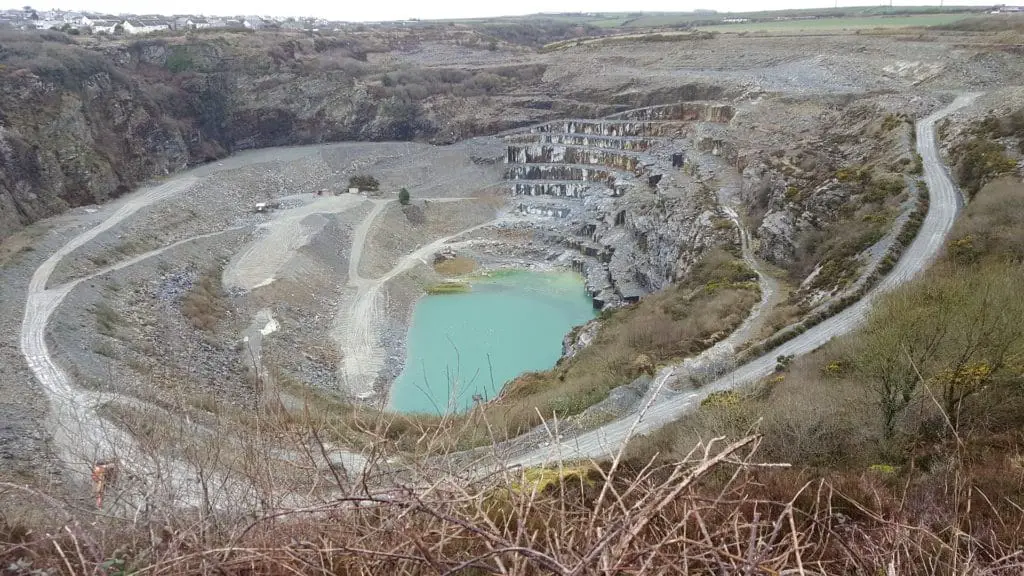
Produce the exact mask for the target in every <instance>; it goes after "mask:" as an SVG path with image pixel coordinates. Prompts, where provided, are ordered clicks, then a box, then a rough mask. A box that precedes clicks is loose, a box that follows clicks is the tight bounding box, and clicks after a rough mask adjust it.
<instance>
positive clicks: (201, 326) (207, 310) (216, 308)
mask: <svg viewBox="0 0 1024 576" xmlns="http://www.w3.org/2000/svg"><path fill="white" fill-rule="evenodd" d="M225 299H226V295H225V294H224V290H223V288H222V287H221V283H220V270H211V271H209V272H206V273H205V274H203V275H202V276H201V277H200V278H199V281H198V282H197V283H196V284H195V285H194V286H193V287H192V289H191V290H189V291H188V293H187V294H186V295H185V297H184V299H183V300H182V302H181V314H182V315H183V316H184V317H185V318H186V319H187V320H188V321H189V323H190V324H191V325H192V327H193V328H196V329H197V330H202V331H204V332H209V331H211V330H213V329H214V328H215V327H216V326H217V323H218V322H220V321H221V320H222V319H223V318H224V316H225V315H226V314H227V305H226V302H225Z"/></svg>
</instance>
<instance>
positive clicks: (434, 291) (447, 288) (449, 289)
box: [426, 282, 473, 296]
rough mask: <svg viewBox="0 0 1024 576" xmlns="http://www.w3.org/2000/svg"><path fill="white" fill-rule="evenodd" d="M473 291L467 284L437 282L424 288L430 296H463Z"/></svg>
mask: <svg viewBox="0 0 1024 576" xmlns="http://www.w3.org/2000/svg"><path fill="white" fill-rule="evenodd" d="M472 289H473V287H472V286H470V284H469V283H468V282H439V283H437V284H433V285H430V286H427V287H426V292H427V294H430V295H431V296H437V295H444V294H465V293H467V292H470V291H471V290H472Z"/></svg>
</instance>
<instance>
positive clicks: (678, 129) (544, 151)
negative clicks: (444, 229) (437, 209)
mask: <svg viewBox="0 0 1024 576" xmlns="http://www.w3.org/2000/svg"><path fill="white" fill-rule="evenodd" d="M734 115H735V111H734V109H733V108H732V107H731V106H727V105H718V104H714V103H686V104H674V105H669V106H657V107H651V108H645V109H641V110H637V111H632V112H626V113H620V114H616V115H613V116H610V117H608V118H604V119H599V120H559V121H552V122H548V123H545V124H541V125H538V126H534V127H531V128H528V129H526V130H524V131H522V132H519V133H515V134H510V135H508V136H506V138H505V140H506V142H507V144H508V147H507V151H506V155H505V162H506V164H507V165H508V167H507V169H506V172H505V176H506V179H507V180H508V188H509V190H510V191H511V192H512V194H514V195H516V196H519V197H520V198H522V200H521V201H520V209H519V211H520V213H523V214H542V215H546V214H552V215H554V214H555V212H553V211H552V208H551V201H550V200H551V199H549V200H545V201H544V202H543V203H539V204H538V205H537V206H533V204H531V202H540V200H537V201H532V200H531V201H527V198H530V197H535V198H536V197H543V196H547V197H553V199H557V202H560V203H559V204H558V205H559V206H563V207H565V209H566V212H564V213H558V216H559V217H561V218H567V219H569V220H571V222H572V224H571V225H570V226H569V227H568V230H566V232H565V233H564V235H563V236H562V237H561V240H560V241H561V244H562V245H563V246H565V247H566V248H567V249H568V251H569V258H571V259H572V263H573V267H574V268H575V269H576V270H577V271H579V272H580V273H582V274H583V275H584V277H585V278H586V286H587V290H588V292H589V293H590V295H591V296H592V297H593V299H594V306H595V307H596V308H603V307H608V306H612V307H614V306H619V305H623V304H629V303H633V302H636V301H638V300H639V299H640V298H641V297H643V296H644V295H646V294H649V293H651V292H653V291H657V290H660V289H662V288H664V287H665V286H667V285H669V284H671V283H672V282H674V281H676V280H678V279H679V278H681V277H683V276H685V275H686V274H687V273H689V271H690V269H691V268H692V266H693V265H694V264H695V263H696V262H698V261H699V260H700V259H701V257H703V255H704V254H706V253H707V251H708V250H710V249H711V248H712V247H713V246H715V245H717V244H719V243H721V242H726V243H738V236H737V235H736V233H735V230H734V229H733V228H731V227H720V226H715V222H716V221H717V220H721V219H722V217H723V214H722V213H720V212H721V208H720V206H719V205H718V203H717V202H715V201H714V200H710V199H709V197H705V196H702V195H701V193H706V189H705V188H704V186H703V184H699V183H693V182H691V183H689V184H681V183H680V182H678V181H677V180H676V179H675V178H674V177H671V178H667V179H666V176H668V175H671V174H681V173H683V172H684V165H685V162H684V161H683V159H684V158H685V157H686V156H687V154H686V151H687V149H688V148H689V149H693V146H692V144H691V143H690V141H689V140H687V139H686V138H685V136H684V135H685V134H687V133H690V132H693V131H695V130H698V128H696V127H695V126H697V125H701V126H703V125H704V124H708V125H715V123H717V122H728V121H729V120H731V118H732V117H733V116H734ZM722 146H723V147H724V144H723V145H722ZM680 150H683V152H681V151H680ZM693 151H694V152H701V151H703V150H701V149H700V148H696V149H694V150H693ZM704 152H709V151H704ZM589 329H591V328H590V327H589V326H588V328H587V329H585V330H583V331H580V333H578V334H576V335H574V336H573V338H574V341H572V342H570V341H568V340H567V341H566V342H565V345H564V352H565V354H566V355H569V356H571V355H573V354H575V353H576V352H577V351H578V350H579V348H580V347H583V346H586V344H587V343H588V342H589V340H588V334H589V332H588V330H589Z"/></svg>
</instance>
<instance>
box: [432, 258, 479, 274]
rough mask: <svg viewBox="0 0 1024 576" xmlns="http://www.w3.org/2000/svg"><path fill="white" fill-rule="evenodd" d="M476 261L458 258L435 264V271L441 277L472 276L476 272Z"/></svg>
mask: <svg viewBox="0 0 1024 576" xmlns="http://www.w3.org/2000/svg"><path fill="white" fill-rule="evenodd" d="M476 267H477V264H476V261H475V260H473V259H472V258H466V257H464V256H456V257H455V258H451V259H449V260H441V261H440V262H435V263H434V271H435V272H437V273H438V274H440V275H441V276H447V277H449V278H450V277H454V276H465V275H467V274H472V273H473V272H474V271H475V270H476Z"/></svg>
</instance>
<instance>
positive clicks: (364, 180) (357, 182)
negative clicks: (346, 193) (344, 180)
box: [348, 174, 380, 192]
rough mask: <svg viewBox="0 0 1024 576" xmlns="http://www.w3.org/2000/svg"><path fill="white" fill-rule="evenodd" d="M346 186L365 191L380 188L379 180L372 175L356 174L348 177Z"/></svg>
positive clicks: (374, 190)
mask: <svg viewBox="0 0 1024 576" xmlns="http://www.w3.org/2000/svg"><path fill="white" fill-rule="evenodd" d="M348 187H349V188H358V189H359V190H364V191H367V192H376V191H377V190H380V182H378V181H377V179H376V178H374V177H373V176H369V175H366V174H358V175H356V176H353V177H351V178H349V179H348Z"/></svg>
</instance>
